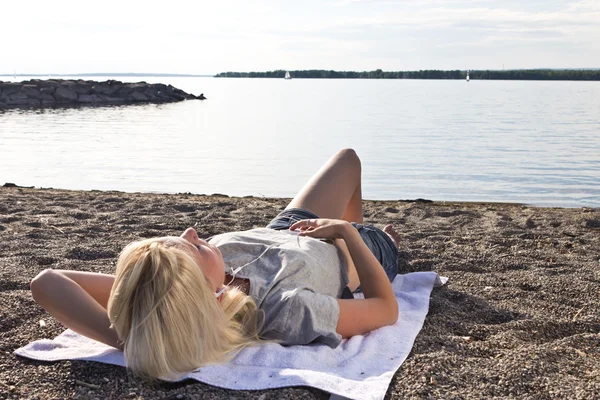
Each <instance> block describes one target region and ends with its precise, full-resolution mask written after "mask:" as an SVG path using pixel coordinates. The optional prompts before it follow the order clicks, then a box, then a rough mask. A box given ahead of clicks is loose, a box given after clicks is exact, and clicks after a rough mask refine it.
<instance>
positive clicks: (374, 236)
mask: <svg viewBox="0 0 600 400" xmlns="http://www.w3.org/2000/svg"><path fill="white" fill-rule="evenodd" d="M314 218H319V217H318V216H317V215H315V214H313V213H311V212H310V211H307V210H303V209H301V208H288V209H287V210H283V211H282V212H280V213H279V214H278V215H277V216H276V217H275V218H273V220H272V221H271V222H269V225H267V228H271V229H275V230H278V231H280V230H283V229H289V228H290V226H292V225H293V224H294V223H296V222H298V221H300V220H303V219H314ZM352 226H354V227H355V228H356V230H358V233H359V234H360V236H361V237H362V239H363V241H364V242H365V244H366V245H367V247H368V248H369V249H370V250H371V252H372V253H373V255H375V257H376V258H377V260H378V261H379V263H380V264H381V266H382V267H383V269H384V270H385V273H386V275H387V277H388V279H389V280H390V282H392V281H393V280H394V278H395V277H396V275H398V248H397V247H396V245H395V244H394V242H393V241H392V239H391V238H390V237H389V236H388V234H387V233H385V232H383V231H382V230H381V229H379V228H376V227H374V226H370V225H363V224H359V223H356V222H352ZM355 292H360V287H358V288H357V289H356V290H355Z"/></svg>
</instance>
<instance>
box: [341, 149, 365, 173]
mask: <svg viewBox="0 0 600 400" xmlns="http://www.w3.org/2000/svg"><path fill="white" fill-rule="evenodd" d="M336 156H337V159H338V161H339V162H343V163H344V164H346V165H350V166H353V167H354V168H358V169H359V170H360V168H361V163H360V158H359V157H358V154H356V151H354V149H351V148H345V149H341V150H340V151H338V152H337V154H336Z"/></svg>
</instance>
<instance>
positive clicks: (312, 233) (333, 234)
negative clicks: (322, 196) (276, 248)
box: [290, 218, 352, 239]
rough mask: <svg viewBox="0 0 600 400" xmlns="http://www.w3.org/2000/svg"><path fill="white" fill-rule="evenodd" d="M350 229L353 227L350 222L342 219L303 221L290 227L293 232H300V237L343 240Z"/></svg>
mask: <svg viewBox="0 0 600 400" xmlns="http://www.w3.org/2000/svg"><path fill="white" fill-rule="evenodd" d="M348 227H352V225H350V223H349V222H348V221H343V220H340V219H328V218H318V219H303V220H301V221H298V222H296V223H295V224H293V225H292V226H290V230H292V231H300V233H298V235H300V236H309V237H314V238H323V239H339V238H343V237H344V234H345V233H346V231H347V229H348Z"/></svg>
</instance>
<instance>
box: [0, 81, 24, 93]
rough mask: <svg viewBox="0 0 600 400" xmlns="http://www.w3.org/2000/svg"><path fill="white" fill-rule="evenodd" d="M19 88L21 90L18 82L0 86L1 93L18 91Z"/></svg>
mask: <svg viewBox="0 0 600 400" xmlns="http://www.w3.org/2000/svg"><path fill="white" fill-rule="evenodd" d="M19 90H21V85H20V84H19V83H8V84H5V85H4V87H3V88H2V94H6V95H9V94H14V93H18V92H19Z"/></svg>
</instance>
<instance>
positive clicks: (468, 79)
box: [467, 70, 471, 82]
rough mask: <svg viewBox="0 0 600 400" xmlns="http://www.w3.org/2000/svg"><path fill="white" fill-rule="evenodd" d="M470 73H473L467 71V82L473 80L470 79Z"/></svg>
mask: <svg viewBox="0 0 600 400" xmlns="http://www.w3.org/2000/svg"><path fill="white" fill-rule="evenodd" d="M469 72H471V71H470V70H469V71H467V82H469V81H470V80H471V78H469Z"/></svg>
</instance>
